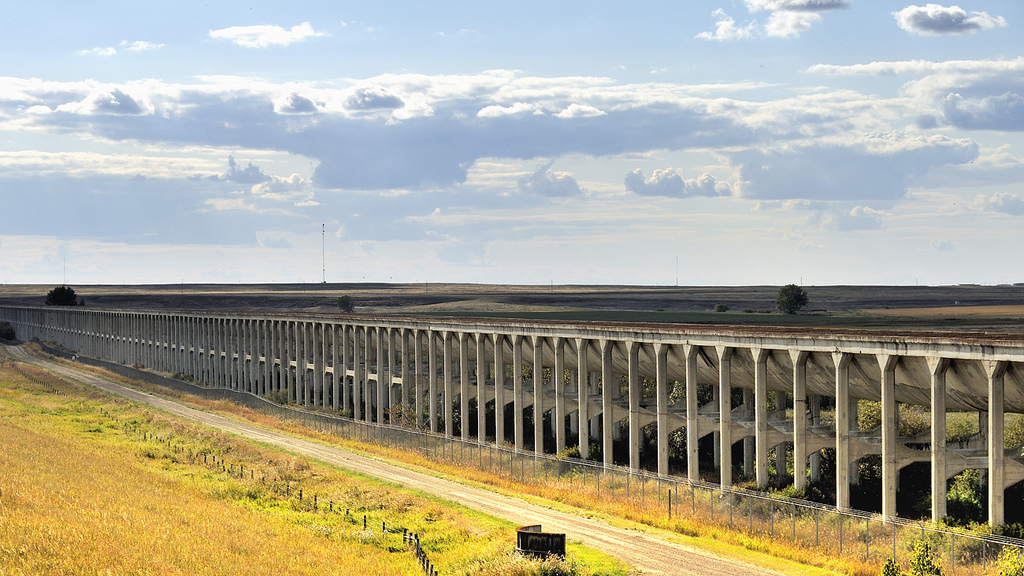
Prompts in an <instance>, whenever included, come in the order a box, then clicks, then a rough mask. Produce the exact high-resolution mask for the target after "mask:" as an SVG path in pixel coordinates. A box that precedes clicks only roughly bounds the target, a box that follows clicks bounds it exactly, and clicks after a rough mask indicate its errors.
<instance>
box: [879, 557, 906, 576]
mask: <svg viewBox="0 0 1024 576" xmlns="http://www.w3.org/2000/svg"><path fill="white" fill-rule="evenodd" d="M882 576H903V571H902V570H900V565H899V564H897V563H896V561H895V560H893V559H892V558H889V559H888V560H886V561H885V564H883V565H882Z"/></svg>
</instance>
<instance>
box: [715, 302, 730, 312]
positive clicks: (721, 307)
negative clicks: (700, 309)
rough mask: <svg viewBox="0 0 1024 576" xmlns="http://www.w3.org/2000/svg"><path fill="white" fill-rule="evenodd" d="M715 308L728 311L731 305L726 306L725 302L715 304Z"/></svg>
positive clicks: (719, 310)
mask: <svg viewBox="0 0 1024 576" xmlns="http://www.w3.org/2000/svg"><path fill="white" fill-rule="evenodd" d="M714 310H715V312H728V311H729V307H728V306H726V305H725V304H715V308H714Z"/></svg>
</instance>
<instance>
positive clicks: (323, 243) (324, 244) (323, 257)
mask: <svg viewBox="0 0 1024 576" xmlns="http://www.w3.org/2000/svg"><path fill="white" fill-rule="evenodd" d="M320 244H321V247H320V248H321V252H322V255H321V260H322V261H321V264H322V265H323V273H324V275H323V280H322V283H323V284H327V225H326V224H321V225H320Z"/></svg>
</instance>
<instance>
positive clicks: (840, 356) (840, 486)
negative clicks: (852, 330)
mask: <svg viewBox="0 0 1024 576" xmlns="http://www.w3.org/2000/svg"><path fill="white" fill-rule="evenodd" d="M852 360H853V355H852V354H848V353H845V352H833V353H832V362H833V363H834V364H835V368H836V508H838V509H839V510H842V511H846V510H849V509H850V480H851V477H852V470H853V469H854V468H855V466H853V465H852V463H851V462H850V362H851V361H852Z"/></svg>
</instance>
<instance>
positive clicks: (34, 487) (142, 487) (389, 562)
mask: <svg viewBox="0 0 1024 576" xmlns="http://www.w3.org/2000/svg"><path fill="white" fill-rule="evenodd" d="M0 471H2V474H0V575H3V576H7V575H15V574H218V575H219V574H252V573H256V572H258V573H266V574H309V573H318V574H362V575H366V576H370V575H378V574H379V575H384V574H418V573H420V574H421V573H422V571H421V569H420V567H419V565H418V563H417V561H416V559H415V556H414V555H413V553H412V552H411V551H409V550H408V549H407V547H406V546H405V545H404V543H403V541H402V529H403V528H405V529H408V530H409V531H411V532H415V533H418V534H420V536H421V542H422V544H423V547H424V549H425V550H426V552H427V554H428V555H429V557H430V560H431V561H432V562H434V563H435V565H436V566H437V567H438V568H439V569H440V570H441V571H442V572H443V573H444V574H470V573H471V574H495V575H497V574H524V575H525V574H536V573H539V572H538V570H540V569H541V567H540V566H539V565H538V563H536V562H530V561H525V560H521V559H514V558H513V557H512V555H511V553H510V552H511V548H513V547H514V543H515V534H514V527H513V526H511V525H510V524H509V523H507V522H503V521H500V520H496V519H494V518H491V517H487V516H484V515H481V514H477V513H474V512H472V511H470V510H467V509H464V508H461V507H459V506H453V505H451V504H449V503H446V502H442V501H439V500H437V499H433V498H430V497H426V496H422V495H419V494H417V493H414V492H411V491H408V490H402V489H398V488H395V487H393V486H390V485H386V484H384V483H381V482H378V481H375V480H372V479H368V478H365V477H360V476H357V475H353V474H348V473H344V472H340V471H338V470H336V469H332V468H328V467H326V466H322V465H319V464H317V463H313V462H310V461H309V460H306V459H304V458H299V457H294V456H291V455H288V454H285V453H283V452H280V451H277V450H273V449H270V448H264V447H260V446H257V445H255V444H253V443H250V442H246V441H243V440H240V439H237V438H234V437H231V436H228V435H226V434H223V433H219V432H215V431H211V430H209V429H206V428H202V427H200V426H198V425H194V424H192V423H189V422H186V421H182V420H180V419H176V418H174V417H171V416H168V415H164V414H162V413H158V412H154V411H152V410H147V409H145V408H143V407H140V406H138V405H136V404H133V403H130V402H127V401H123V400H119V399H116V398H112V397H110V396H108V395H106V394H104V393H101V392H98V391H95V390H92V389H89V388H86V387H84V386H80V385H77V384H75V383H72V382H69V381H67V380H64V379H62V378H59V377H56V376H54V375H52V374H50V373H48V372H45V371H43V370H40V369H38V368H35V367H33V366H30V365H26V364H23V363H19V364H17V365H16V367H15V365H14V364H13V363H12V362H10V361H9V359H8V358H6V357H5V356H4V355H3V353H2V352H0ZM364 515H365V516H366V524H367V529H366V530H364V529H363V517H364ZM382 522H386V523H387V533H382ZM576 552H579V555H580V556H581V557H584V558H585V559H586V560H587V562H588V563H589V564H590V568H592V571H593V572H594V573H603V574H624V573H625V572H626V569H625V568H624V567H623V566H621V565H620V564H618V563H616V562H615V561H614V560H611V559H609V558H607V557H604V556H602V555H599V554H597V553H594V552H593V551H589V552H585V551H583V550H581V547H579V546H570V556H571V557H572V556H573V554H574V553H576ZM546 568H547V569H549V570H552V569H553V570H554V571H552V572H547V573H552V574H560V573H570V572H567V571H566V570H567V569H568V568H569V567H568V566H566V565H565V564H561V565H559V566H555V565H552V563H548V564H547V565H546ZM590 571H591V570H590V569H588V568H587V567H586V566H575V567H573V568H572V572H571V573H589V572H590Z"/></svg>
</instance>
